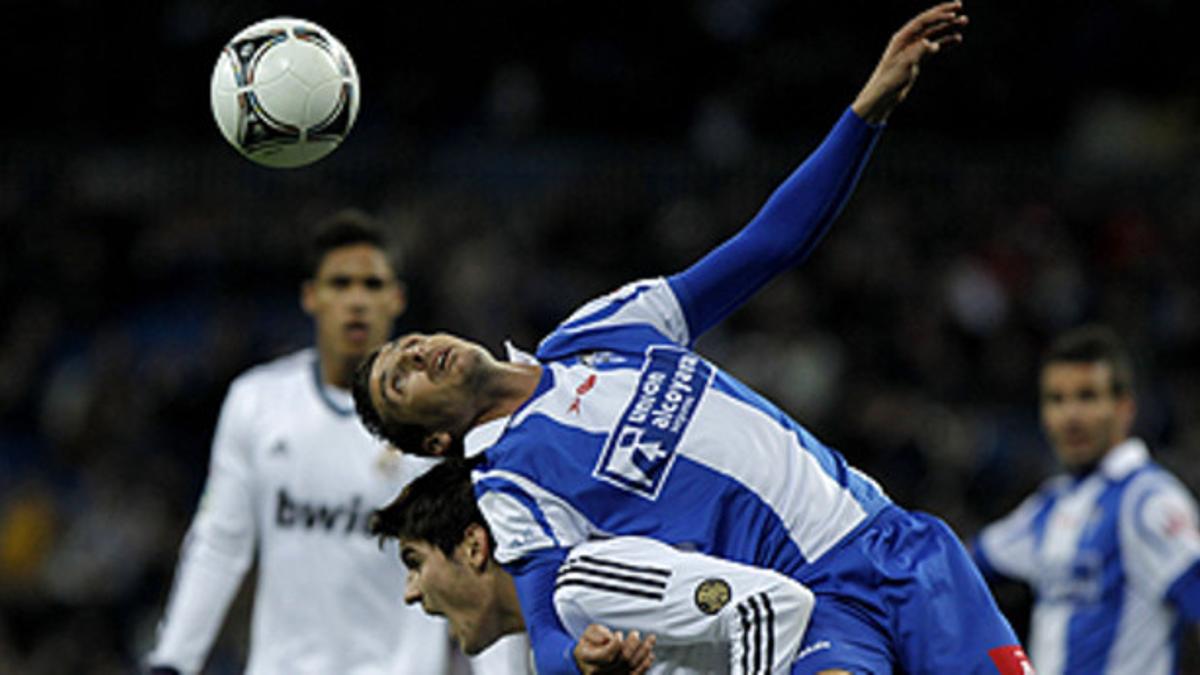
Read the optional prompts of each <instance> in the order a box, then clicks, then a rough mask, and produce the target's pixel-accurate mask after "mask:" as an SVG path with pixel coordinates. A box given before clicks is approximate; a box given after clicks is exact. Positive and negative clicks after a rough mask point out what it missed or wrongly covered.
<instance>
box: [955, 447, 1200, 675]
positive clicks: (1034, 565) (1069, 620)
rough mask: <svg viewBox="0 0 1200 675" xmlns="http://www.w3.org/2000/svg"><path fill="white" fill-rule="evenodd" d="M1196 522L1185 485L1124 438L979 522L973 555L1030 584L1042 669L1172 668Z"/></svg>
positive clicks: (1189, 617) (1149, 673)
mask: <svg viewBox="0 0 1200 675" xmlns="http://www.w3.org/2000/svg"><path fill="white" fill-rule="evenodd" d="M1196 523H1197V514H1196V504H1195V502H1194V500H1193V499H1192V497H1191V495H1190V494H1189V493H1188V491H1187V490H1186V489H1185V488H1184V487H1183V486H1182V485H1181V484H1180V483H1179V481H1178V480H1176V479H1175V477H1174V476H1172V475H1171V474H1170V473H1168V472H1167V471H1166V470H1164V469H1163V468H1162V467H1160V466H1159V465H1157V464H1156V463H1154V462H1153V461H1152V460H1151V459H1150V455H1149V452H1148V451H1147V449H1146V446H1145V444H1144V443H1142V442H1141V441H1140V440H1137V439H1130V440H1128V441H1126V442H1124V443H1122V444H1121V445H1119V446H1117V447H1116V448H1114V449H1113V450H1111V451H1110V452H1109V453H1108V454H1107V455H1106V456H1105V458H1104V460H1103V461H1102V462H1101V464H1100V466H1099V467H1098V468H1097V469H1096V470H1095V471H1093V472H1092V473H1091V474H1089V475H1087V476H1086V477H1084V478H1083V479H1075V478H1072V477H1070V476H1060V477H1057V478H1054V479H1051V480H1050V481H1048V482H1047V483H1046V484H1045V485H1044V486H1043V487H1042V489H1040V490H1039V491H1038V492H1036V493H1034V494H1033V495H1032V496H1030V497H1029V498H1028V499H1026V500H1025V502H1024V503H1023V504H1022V505H1021V506H1020V507H1018V508H1017V509H1016V510H1015V511H1014V512H1013V513H1012V514H1010V515H1009V516H1007V517H1006V518H1004V519H1002V520H1000V521H998V522H996V523H994V524H992V525H990V526H989V527H987V528H985V529H984V530H983V532H982V533H981V534H980V535H979V537H978V538H977V539H976V541H975V546H974V550H975V559H976V562H977V563H978V564H979V566H980V568H981V569H982V570H983V571H984V573H985V575H988V576H997V575H1003V576H1007V577H1011V578H1014V579H1018V580H1021V581H1025V582H1027V583H1029V584H1030V585H1031V586H1032V587H1033V589H1034V592H1035V594H1036V601H1035V605H1034V611H1033V622H1032V625H1031V627H1030V652H1029V653H1030V656H1031V657H1032V660H1033V664H1034V666H1036V667H1037V669H1038V673H1039V674H1040V675H1057V674H1058V673H1078V674H1080V675H1082V674H1084V673H1086V674H1087V675H1099V674H1102V673H1113V674H1117V673H1138V675H1159V674H1166V673H1174V672H1176V671H1177V659H1178V652H1179V649H1178V648H1179V638H1180V635H1181V632H1182V630H1183V629H1184V628H1185V625H1186V624H1185V621H1192V622H1194V621H1196V620H1197V619H1200V535H1198V534H1197V528H1196Z"/></svg>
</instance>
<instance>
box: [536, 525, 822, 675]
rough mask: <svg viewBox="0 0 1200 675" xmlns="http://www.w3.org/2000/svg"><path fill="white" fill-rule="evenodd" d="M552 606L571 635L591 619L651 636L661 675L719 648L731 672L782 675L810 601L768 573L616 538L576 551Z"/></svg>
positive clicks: (649, 542)
mask: <svg viewBox="0 0 1200 675" xmlns="http://www.w3.org/2000/svg"><path fill="white" fill-rule="evenodd" d="M554 604H555V609H556V610H557V612H558V615H559V619H560V620H561V621H562V622H563V626H564V627H565V628H566V629H567V631H568V632H570V633H571V634H572V635H574V636H576V637H578V636H579V635H581V634H582V633H583V630H584V629H585V628H586V627H587V626H588V624H592V623H597V624H601V625H603V626H607V627H609V628H611V629H613V630H621V631H631V630H637V631H640V632H641V633H643V634H654V635H655V636H657V640H658V647H656V652H661V654H660V658H659V663H661V664H662V665H663V666H664V667H665V668H666V669H667V670H672V666H677V665H678V664H672V663H670V660H671V658H672V656H674V655H679V656H680V657H681V658H686V655H687V653H688V651H689V650H703V649H704V648H706V647H709V646H713V645H719V646H722V647H723V648H724V649H723V652H724V653H725V654H726V655H727V658H728V659H729V664H730V672H731V673H749V672H764V671H766V670H768V669H769V671H770V672H772V673H787V672H790V670H791V666H792V662H793V661H794V659H795V657H796V654H797V652H798V651H799V649H800V644H801V641H802V640H803V638H804V631H805V630H806V629H807V628H808V622H809V619H810V618H811V617H812V611H813V607H814V604H815V600H814V597H813V594H812V592H811V591H809V590H808V589H807V588H805V587H804V586H803V585H801V584H800V583H798V582H797V581H795V580H793V579H790V578H788V577H786V576H784V575H782V574H780V573H778V572H775V571H774V570H767V569H760V568H756V567H751V566H748V565H742V564H739V563H734V562H730V561H728V560H722V559H719V558H714V557H712V556H707V555H703V554H700V553H692V552H684V551H679V550H676V549H674V548H672V547H670V546H668V545H666V544H663V543H661V542H658V541H654V540H652V539H645V538H641V537H617V538H613V539H607V540H603V541H595V542H588V543H586V544H581V545H579V546H576V547H575V548H574V549H572V551H571V553H570V554H569V555H568V556H567V559H566V561H564V562H563V564H562V567H561V568H560V569H559V573H558V580H557V582H556V584H555V592H554ZM678 671H679V669H678V668H675V669H674V671H673V672H678Z"/></svg>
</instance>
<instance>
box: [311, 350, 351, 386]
mask: <svg viewBox="0 0 1200 675" xmlns="http://www.w3.org/2000/svg"><path fill="white" fill-rule="evenodd" d="M319 363H320V366H321V384H323V385H325V386H328V387H337V388H338V389H345V390H349V389H350V378H351V377H352V376H353V375H354V366H355V365H356V360H355V359H345V358H341V359H339V358H337V357H336V356H329V355H326V354H321V355H320V357H319Z"/></svg>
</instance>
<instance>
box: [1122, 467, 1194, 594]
mask: <svg viewBox="0 0 1200 675" xmlns="http://www.w3.org/2000/svg"><path fill="white" fill-rule="evenodd" d="M1134 481H1135V482H1134V483H1133V484H1131V485H1130V486H1129V488H1128V489H1127V490H1126V492H1125V496H1124V498H1123V499H1122V501H1121V519H1120V535H1119V536H1120V539H1121V541H1120V544H1121V556H1122V559H1123V560H1122V562H1123V563H1124V564H1125V569H1126V573H1127V574H1128V575H1129V578H1130V580H1131V581H1132V583H1134V584H1136V585H1138V586H1140V587H1141V588H1142V589H1144V590H1145V591H1146V592H1147V594H1148V595H1149V596H1150V597H1153V598H1160V599H1161V598H1163V597H1165V595H1166V592H1167V589H1168V588H1170V586H1171V584H1172V583H1174V582H1175V580H1176V579H1178V578H1179V575H1181V574H1183V573H1184V572H1185V571H1187V569H1188V568H1189V567H1191V566H1192V565H1193V564H1195V563H1196V561H1197V560H1200V530H1198V529H1197V522H1198V521H1197V514H1196V502H1195V500H1194V499H1192V496H1191V494H1189V493H1188V491H1187V489H1186V488H1184V487H1183V486H1182V485H1180V484H1179V482H1178V481H1177V480H1175V479H1174V478H1173V477H1172V476H1170V475H1169V474H1167V473H1165V472H1161V471H1154V472H1147V473H1146V474H1143V475H1141V476H1138V477H1136V478H1134Z"/></svg>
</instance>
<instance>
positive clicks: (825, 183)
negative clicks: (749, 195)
mask: <svg viewBox="0 0 1200 675" xmlns="http://www.w3.org/2000/svg"><path fill="white" fill-rule="evenodd" d="M966 23H967V17H966V16H965V15H963V14H962V3H961V2H946V3H942V4H939V5H936V6H934V7H931V8H930V9H927V10H925V11H924V12H922V13H920V14H918V15H917V16H916V17H914V18H913V19H911V20H910V21H909V22H908V23H906V24H905V25H904V26H903V27H901V28H900V30H899V31H897V32H896V33H895V34H894V35H893V36H892V39H891V41H890V42H889V43H888V46H887V49H885V50H884V52H883V56H882V57H881V58H880V60H879V63H878V65H876V67H875V71H874V72H873V73H872V74H871V77H870V78H869V79H868V80H867V83H866V84H865V85H864V86H863V88H862V90H861V91H860V92H859V94H858V96H857V97H856V98H855V99H854V102H853V103H852V104H851V106H850V108H849V109H848V110H847V111H846V112H845V114H843V115H842V118H841V119H840V120H839V121H838V123H837V124H836V125H835V126H834V128H833V131H831V132H830V133H829V135H828V136H827V137H826V138H825V141H824V142H823V143H822V144H821V145H820V147H818V148H817V149H816V151H814V152H813V153H812V154H811V155H810V156H809V157H808V158H807V159H805V160H804V162H803V163H802V164H801V165H800V167H799V168H797V169H796V170H795V171H794V172H793V173H792V175H791V176H789V177H788V178H787V180H785V181H784V182H783V184H782V185H780V186H779V187H778V188H777V189H776V190H775V192H774V194H772V195H771V197H770V198H769V199H768V200H767V202H766V204H765V205H764V206H763V208H762V210H760V211H759V212H758V214H757V215H756V216H755V217H754V219H753V220H751V221H750V223H749V224H748V225H746V227H744V228H743V229H742V230H741V231H740V232H738V233H737V234H736V235H734V236H733V237H732V238H731V239H728V240H727V241H725V242H724V243H723V244H721V245H720V246H718V247H717V248H716V249H714V250H713V251H712V252H710V253H709V254H708V255H706V256H705V257H704V258H702V259H701V260H700V261H699V262H697V263H696V264H694V265H692V266H691V267H689V268H688V269H686V270H684V271H683V272H680V273H678V274H675V275H673V276H671V277H669V278H668V281H669V283H670V284H671V288H672V289H673V290H674V291H675V295H676V296H677V297H678V298H679V302H680V305H681V306H682V308H683V311H684V315H685V316H686V317H687V322H688V328H689V333H690V335H691V338H692V339H693V340H695V339H696V338H697V337H699V336H700V335H701V334H702V333H704V331H706V330H708V329H709V328H711V327H712V326H713V325H715V324H716V323H718V322H719V321H721V320H722V319H723V318H725V317H726V316H728V315H729V314H730V313H731V312H733V311H734V310H735V309H737V308H738V307H739V306H740V305H741V304H742V303H744V302H745V301H746V300H747V299H749V298H750V296H752V295H753V294H754V293H755V292H756V291H758V290H759V289H760V288H762V287H763V286H764V285H765V284H766V283H767V282H768V281H770V280H771V279H772V278H774V277H775V276H776V275H778V274H780V273H781V272H783V271H785V270H787V269H789V268H790V267H792V266H794V265H797V264H799V263H800V262H802V261H803V260H804V259H805V258H807V257H808V254H809V253H810V252H812V250H813V249H814V248H815V247H816V245H817V244H818V243H819V242H820V241H821V238H822V237H823V236H824V235H825V232H826V231H828V229H829V226H830V225H831V224H832V223H833V221H834V220H835V219H836V218H837V216H838V214H839V213H840V212H841V210H842V207H843V206H845V204H846V201H847V200H848V199H849V197H850V195H851V194H852V193H853V192H854V186H855V185H856V184H857V183H858V178H859V176H860V175H861V174H862V170H863V168H864V167H865V166H866V163H867V160H868V158H869V157H870V155H871V150H872V148H874V146H875V142H876V140H877V139H878V138H879V134H880V132H881V131H882V126H881V125H882V124H883V123H884V122H885V121H886V120H887V118H888V116H889V115H890V114H891V112H892V110H894V109H895V107H896V106H897V105H898V104H899V103H900V102H901V101H903V100H904V99H905V98H906V97H907V96H908V93H909V91H911V89H912V86H913V84H914V83H915V82H916V79H917V74H918V72H919V70H920V64H921V62H922V61H924V59H925V58H927V57H928V56H929V55H931V54H935V53H937V52H938V51H940V50H941V48H942V47H943V46H945V45H947V44H950V43H954V42H959V41H961V39H962V35H961V33H960V32H959V30H960V29H961V28H962V27H963V26H965V25H966Z"/></svg>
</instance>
